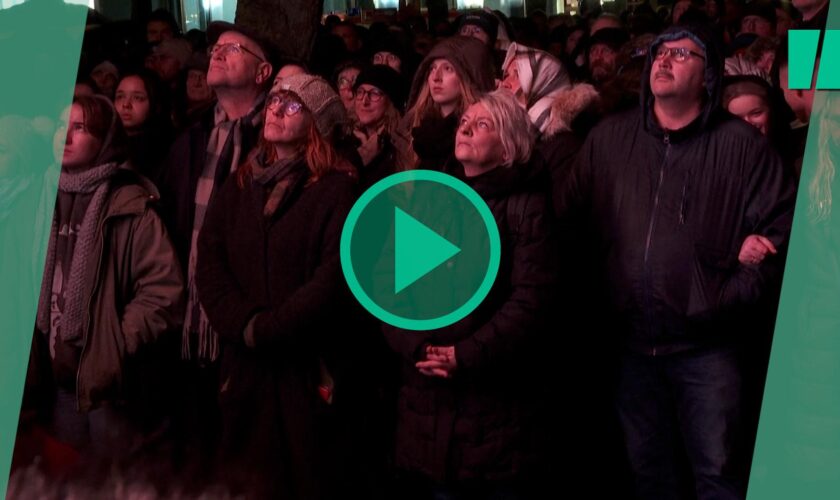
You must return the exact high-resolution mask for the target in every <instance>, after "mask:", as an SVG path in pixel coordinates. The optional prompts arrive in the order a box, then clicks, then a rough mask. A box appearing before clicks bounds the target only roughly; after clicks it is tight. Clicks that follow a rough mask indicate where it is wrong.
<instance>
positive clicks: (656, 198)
mask: <svg viewBox="0 0 840 500" xmlns="http://www.w3.org/2000/svg"><path fill="white" fill-rule="evenodd" d="M662 140H663V141H664V142H665V156H664V157H663V158H662V163H661V165H660V166H659V180H658V181H657V184H656V194H655V195H654V197H653V210H651V214H650V222H649V223H648V231H647V238H645V264H647V261H648V257H649V254H650V240H651V239H652V237H653V228H654V226H655V225H656V212H657V210H658V208H659V192H660V191H661V190H662V181H663V180H664V179H665V164H666V163H667V162H668V153H669V152H670V151H671V139H670V137H668V134H667V133H666V134H665V137H664V138H663V139H662Z"/></svg>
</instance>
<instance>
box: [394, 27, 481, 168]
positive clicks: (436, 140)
mask: <svg viewBox="0 0 840 500" xmlns="http://www.w3.org/2000/svg"><path fill="white" fill-rule="evenodd" d="M437 59H446V60H447V61H449V63H450V64H452V66H453V67H454V68H455V72H456V73H457V74H458V78H460V80H461V82H463V83H464V85H465V86H467V87H469V88H471V89H472V90H473V93H475V94H476V96H478V94H481V93H484V92H489V91H491V90H493V88H495V86H496V80H495V74H494V69H493V58H492V54H491V53H490V50H489V49H488V48H487V47H486V46H485V45H484V44H483V43H481V42H479V41H478V40H477V39H475V38H472V37H465V36H454V37H451V38H447V39H446V40H443V41H441V42H440V43H438V44H437V45H435V46H434V48H432V50H431V51H430V52H429V54H428V55H427V56H426V58H425V59H423V62H422V63H420V67H419V68H417V73H415V75H414V82H413V83H412V85H411V92H410V93H409V97H408V109H409V111H408V112H407V113H406V114H405V116H404V117H403V120H402V122H400V131H401V132H400V134H401V135H404V136H406V137H411V138H412V141H411V147H412V148H413V152H414V153H415V154H416V155H417V158H418V160H419V162H418V164H417V165H416V166H417V167H418V168H425V169H433V170H440V169H441V168H442V167H443V166H444V165H445V164H447V163H448V162H449V161H450V160H451V158H452V157H453V156H454V154H455V131H456V130H457V128H458V120H459V119H460V115H459V113H457V112H453V113H451V114H450V115H449V116H447V117H445V118H444V117H442V116H440V115H439V113H427V114H426V115H425V116H421V117H420V118H421V121H420V123H419V125H418V126H416V127H415V126H414V119H415V114H416V113H417V108H416V107H415V106H416V104H417V100H418V98H419V96H420V93H421V90H422V89H423V87H424V86H425V85H426V84H427V81H428V77H429V69H430V68H431V66H432V63H434V62H435V61H436V60H437ZM409 153H410V152H409V151H405V152H403V154H404V155H405V156H406V157H410V156H411V155H410V154H409Z"/></svg>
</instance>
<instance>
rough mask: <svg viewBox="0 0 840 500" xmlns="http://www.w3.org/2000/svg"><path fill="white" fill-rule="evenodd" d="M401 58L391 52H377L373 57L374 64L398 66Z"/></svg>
mask: <svg viewBox="0 0 840 500" xmlns="http://www.w3.org/2000/svg"><path fill="white" fill-rule="evenodd" d="M399 60H400V58H399V57H397V56H396V55H395V54H392V53H390V52H377V53H376V54H374V55H373V64H397V63H398V62H399Z"/></svg>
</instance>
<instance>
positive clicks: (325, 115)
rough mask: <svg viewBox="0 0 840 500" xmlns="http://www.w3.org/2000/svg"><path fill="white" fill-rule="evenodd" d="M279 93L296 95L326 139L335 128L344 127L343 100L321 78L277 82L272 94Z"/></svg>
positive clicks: (286, 79) (311, 76)
mask: <svg viewBox="0 0 840 500" xmlns="http://www.w3.org/2000/svg"><path fill="white" fill-rule="evenodd" d="M278 92H291V93H293V94H295V95H296V96H297V97H298V99H300V102H301V103H303V105H304V106H306V109H308V110H309V112H310V113H312V118H313V119H314V120H315V126H316V127H318V132H320V133H321V135H322V136H324V137H330V135H331V134H332V133H333V130H334V129H335V127H336V126H339V125H343V124H344V121H345V120H346V114H345V113H346V112H345V109H344V104H343V103H342V102H341V98H340V97H338V94H336V93H335V91H334V90H333V89H332V87H330V84H329V83H327V81H326V80H324V79H323V78H321V77H320V76H315V75H294V76H290V77H288V78H283V79H282V80H279V81H275V82H274V85H273V86H272V87H271V94H276V93H278Z"/></svg>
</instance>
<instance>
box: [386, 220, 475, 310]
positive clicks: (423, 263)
mask: <svg viewBox="0 0 840 500" xmlns="http://www.w3.org/2000/svg"><path fill="white" fill-rule="evenodd" d="M394 227H395V230H394V242H395V246H396V251H395V253H394V293H400V292H401V291H403V289H405V287H407V286H409V285H411V284H412V283H414V282H415V281H417V280H419V279H420V278H422V277H423V276H425V275H427V274H428V273H429V272H430V271H431V270H432V269H434V268H436V267H437V266H439V265H441V264H443V263H444V262H446V261H447V260H448V259H449V258H450V257H452V256H453V255H455V254H456V253H458V252H460V251H461V249H460V248H458V247H456V246H455V245H453V244H452V243H449V242H448V241H446V239H445V238H442V237H441V236H440V235H438V234H437V233H436V232H434V231H432V230H431V229H429V228H428V227H426V226H424V225H423V224H422V223H421V222H419V221H418V220H417V219H415V218H414V217H412V216H410V215H408V214H407V213H405V212H403V211H402V210H401V209H400V208H399V207H394Z"/></svg>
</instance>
